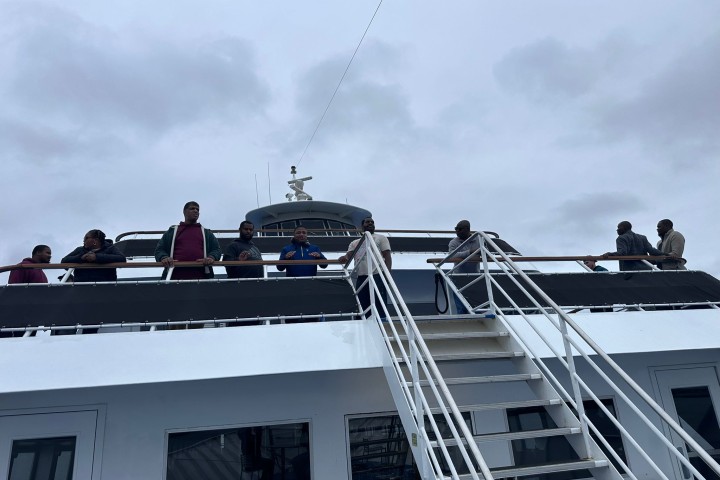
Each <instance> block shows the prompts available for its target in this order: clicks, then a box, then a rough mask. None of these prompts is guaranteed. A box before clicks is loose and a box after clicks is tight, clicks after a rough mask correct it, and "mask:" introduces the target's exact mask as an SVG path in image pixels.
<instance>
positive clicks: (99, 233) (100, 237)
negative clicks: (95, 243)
mask: <svg viewBox="0 0 720 480" xmlns="http://www.w3.org/2000/svg"><path fill="white" fill-rule="evenodd" d="M88 234H89V235H90V236H91V237H92V238H97V239H98V240H100V243H105V233H103V231H102V230H99V229H97V228H96V229H94V230H90V231H89V232H88Z"/></svg>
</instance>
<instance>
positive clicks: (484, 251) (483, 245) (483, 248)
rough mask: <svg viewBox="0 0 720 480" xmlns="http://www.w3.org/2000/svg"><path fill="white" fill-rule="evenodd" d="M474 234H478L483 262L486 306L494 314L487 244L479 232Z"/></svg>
mask: <svg viewBox="0 0 720 480" xmlns="http://www.w3.org/2000/svg"><path fill="white" fill-rule="evenodd" d="M475 235H478V236H479V237H480V242H481V243H480V252H481V253H482V262H483V273H484V274H485V285H486V286H487V294H488V302H489V304H488V306H489V307H490V313H491V314H493V315H495V313H496V311H495V300H494V298H493V291H492V282H491V281H490V265H488V259H487V244H486V243H485V239H484V238H483V237H482V236H480V234H479V233H476V234H475Z"/></svg>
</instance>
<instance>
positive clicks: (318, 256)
mask: <svg viewBox="0 0 720 480" xmlns="http://www.w3.org/2000/svg"><path fill="white" fill-rule="evenodd" d="M313 247H314V248H313V251H312V252H310V256H312V257H313V258H315V259H318V260H327V258H325V255H323V253H322V252H321V251H320V247H317V246H314V245H313ZM318 266H319V267H320V268H327V266H328V264H327V263H320V264H318Z"/></svg>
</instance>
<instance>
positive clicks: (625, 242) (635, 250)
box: [603, 220, 665, 272]
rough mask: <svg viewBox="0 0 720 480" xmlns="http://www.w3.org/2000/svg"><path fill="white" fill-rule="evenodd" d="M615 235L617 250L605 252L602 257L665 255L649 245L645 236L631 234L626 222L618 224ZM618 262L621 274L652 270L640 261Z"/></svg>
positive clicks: (629, 224)
mask: <svg viewBox="0 0 720 480" xmlns="http://www.w3.org/2000/svg"><path fill="white" fill-rule="evenodd" d="M617 234H618V238H617V239H616V240H615V246H616V248H617V250H616V251H615V252H607V253H606V254H604V255H603V257H608V256H610V255H622V256H625V255H627V256H629V255H665V254H664V253H663V252H661V251H660V250H658V249H657V248H654V247H653V246H652V245H650V242H648V239H647V237H645V235H640V234H638V233H635V232H633V231H632V224H631V223H630V222H628V221H627V220H625V221H622V222H620V223H618V226H617ZM618 262H619V263H620V271H621V272H623V271H629V270H652V267H651V266H650V265H647V264H646V263H644V262H643V261H642V260H619V261H618Z"/></svg>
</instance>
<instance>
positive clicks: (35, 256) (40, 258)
mask: <svg viewBox="0 0 720 480" xmlns="http://www.w3.org/2000/svg"><path fill="white" fill-rule="evenodd" d="M51 256H52V252H51V251H50V247H48V246H47V245H37V246H35V248H33V251H32V257H29V258H24V259H23V261H22V262H20V264H21V265H22V264H35V263H50V257H51ZM11 283H48V279H47V277H46V276H45V272H43V271H42V270H40V269H39V268H32V269H22V270H13V271H11V272H10V278H9V279H8V284H11Z"/></svg>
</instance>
